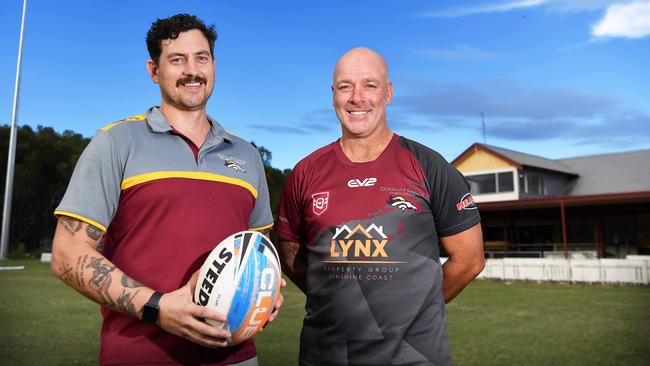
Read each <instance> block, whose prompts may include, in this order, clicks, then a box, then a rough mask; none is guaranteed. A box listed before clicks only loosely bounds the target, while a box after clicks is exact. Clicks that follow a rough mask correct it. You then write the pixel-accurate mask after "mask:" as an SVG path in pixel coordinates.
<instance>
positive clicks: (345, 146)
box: [276, 48, 484, 366]
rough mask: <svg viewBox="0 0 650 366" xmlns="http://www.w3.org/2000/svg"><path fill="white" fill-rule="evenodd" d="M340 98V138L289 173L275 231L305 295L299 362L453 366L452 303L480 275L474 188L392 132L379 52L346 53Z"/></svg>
mask: <svg viewBox="0 0 650 366" xmlns="http://www.w3.org/2000/svg"><path fill="white" fill-rule="evenodd" d="M332 97H333V105H334V110H335V112H336V116H337V117H338V119H339V121H340V123H341V130H342V136H341V138H340V139H338V140H337V141H335V142H333V143H331V144H329V145H327V146H325V147H322V148H320V149H318V150H316V151H315V152H314V153H312V154H311V155H309V156H307V157H306V158H305V159H303V160H302V161H300V162H299V163H298V164H297V165H296V167H295V169H294V170H293V171H292V172H291V175H290V176H289V178H288V180H287V184H286V185H285V189H284V192H283V194H282V199H281V202H280V211H279V214H278V224H277V229H276V230H277V234H278V236H279V237H280V238H281V239H282V242H281V243H280V246H279V248H278V249H279V250H278V252H279V254H280V258H281V261H282V267H283V270H284V272H285V273H286V274H287V276H288V277H289V278H291V280H292V281H293V282H295V283H296V285H297V286H298V287H300V289H302V291H303V292H304V293H305V294H306V295H307V305H306V310H307V314H306V315H305V319H304V322H303V328H302V333H301V337H300V365H304V366H310V365H329V366H334V365H345V366H353V365H411V366H414V365H418V366H424V365H427V366H429V365H449V364H451V353H450V350H449V344H448V341H447V336H446V330H445V329H446V326H445V323H446V320H445V318H446V317H445V302H448V301H451V299H453V298H454V297H455V296H456V295H458V293H460V291H461V290H462V289H463V288H464V287H465V286H466V285H467V284H468V283H469V282H470V281H471V280H472V279H474V278H475V277H476V276H477V275H478V274H479V273H480V272H481V270H483V267H484V259H483V241H482V235H481V226H480V216H479V214H478V211H477V209H476V205H475V204H474V203H473V200H472V199H471V196H470V195H469V185H468V184H467V182H466V181H465V179H464V178H463V176H462V175H461V174H460V173H459V172H458V171H457V170H456V169H454V168H453V167H452V166H451V165H449V163H447V162H446V161H445V160H444V158H442V156H440V155H439V154H438V153H436V152H435V151H433V150H431V149H429V148H428V147H426V146H423V145H421V144H418V143H417V142H414V141H412V140H409V139H407V138H405V137H402V136H398V135H397V134H395V133H393V132H392V131H391V130H390V129H389V128H388V125H387V122H386V107H387V105H388V104H389V103H390V102H391V100H392V97H393V85H392V83H391V82H390V79H389V77H388V67H387V65H386V61H385V60H384V58H383V57H381V56H380V55H379V54H378V53H377V52H374V51H372V50H369V49H367V48H355V49H353V50H351V51H349V52H347V53H346V54H345V55H343V56H342V57H341V58H340V59H339V60H338V62H337V63H336V66H335V68H334V77H333V82H332ZM439 244H442V246H443V247H444V248H445V250H446V252H447V254H448V256H449V260H448V261H447V262H446V263H445V264H444V265H441V263H440V259H439V256H440V249H439ZM443 278H444V279H443Z"/></svg>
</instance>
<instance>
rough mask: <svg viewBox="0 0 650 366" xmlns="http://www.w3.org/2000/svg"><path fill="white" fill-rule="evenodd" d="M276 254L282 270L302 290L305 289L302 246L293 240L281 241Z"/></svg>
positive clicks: (304, 265)
mask: <svg viewBox="0 0 650 366" xmlns="http://www.w3.org/2000/svg"><path fill="white" fill-rule="evenodd" d="M278 254H279V255H280V261H281V262H282V267H283V268H282V271H283V272H284V273H285V274H286V275H287V277H289V279H290V280H291V281H293V283H295V284H296V286H298V288H300V289H301V290H302V291H303V292H306V289H307V263H306V262H305V251H304V248H303V247H302V246H301V245H300V244H299V243H295V242H282V243H281V244H280V246H279V251H278Z"/></svg>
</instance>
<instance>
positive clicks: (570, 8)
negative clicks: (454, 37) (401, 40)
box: [423, 0, 621, 18]
mask: <svg viewBox="0 0 650 366" xmlns="http://www.w3.org/2000/svg"><path fill="white" fill-rule="evenodd" d="M620 2H621V0H517V1H510V2H498V3H489V4H483V5H476V6H468V7H457V8H448V9H443V10H440V11H434V12H429V13H425V14H423V16H425V17H431V18H458V17H464V16H468V15H476V14H492V13H507V12H510V11H516V10H521V9H527V8H538V7H539V8H541V7H544V8H545V9H546V10H548V11H549V12H554V13H576V12H584V11H596V10H600V9H603V8H606V7H607V6H609V5H612V4H616V3H620Z"/></svg>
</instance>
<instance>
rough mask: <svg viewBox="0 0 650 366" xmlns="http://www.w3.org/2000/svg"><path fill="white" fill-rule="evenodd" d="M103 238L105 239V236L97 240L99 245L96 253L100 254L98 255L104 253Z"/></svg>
mask: <svg viewBox="0 0 650 366" xmlns="http://www.w3.org/2000/svg"><path fill="white" fill-rule="evenodd" d="M105 238H106V237H105V236H102V238H101V239H99V243H97V251H98V252H100V253H103V252H104V239H105Z"/></svg>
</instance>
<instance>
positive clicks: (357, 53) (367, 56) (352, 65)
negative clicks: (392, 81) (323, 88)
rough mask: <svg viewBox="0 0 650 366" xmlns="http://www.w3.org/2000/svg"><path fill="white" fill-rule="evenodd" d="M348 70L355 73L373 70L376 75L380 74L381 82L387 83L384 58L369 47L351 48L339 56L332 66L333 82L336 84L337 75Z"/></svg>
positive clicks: (386, 69) (386, 67)
mask: <svg viewBox="0 0 650 366" xmlns="http://www.w3.org/2000/svg"><path fill="white" fill-rule="evenodd" d="M344 71H345V72H344ZM348 72H352V73H354V74H357V75H360V74H361V73H368V72H374V73H376V74H377V75H381V77H382V79H383V80H382V81H383V82H385V83H389V79H388V64H387V63H386V60H385V59H384V58H383V57H382V56H381V55H380V54H379V53H377V52H375V51H373V50H371V49H369V48H365V47H357V48H353V49H351V50H349V51H348V52H346V53H345V54H344V55H343V56H341V58H339V60H338V61H337V62H336V65H335V66H334V78H333V84H336V82H337V77H339V76H341V74H342V73H348Z"/></svg>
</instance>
